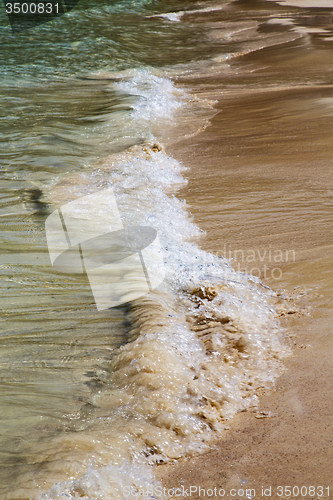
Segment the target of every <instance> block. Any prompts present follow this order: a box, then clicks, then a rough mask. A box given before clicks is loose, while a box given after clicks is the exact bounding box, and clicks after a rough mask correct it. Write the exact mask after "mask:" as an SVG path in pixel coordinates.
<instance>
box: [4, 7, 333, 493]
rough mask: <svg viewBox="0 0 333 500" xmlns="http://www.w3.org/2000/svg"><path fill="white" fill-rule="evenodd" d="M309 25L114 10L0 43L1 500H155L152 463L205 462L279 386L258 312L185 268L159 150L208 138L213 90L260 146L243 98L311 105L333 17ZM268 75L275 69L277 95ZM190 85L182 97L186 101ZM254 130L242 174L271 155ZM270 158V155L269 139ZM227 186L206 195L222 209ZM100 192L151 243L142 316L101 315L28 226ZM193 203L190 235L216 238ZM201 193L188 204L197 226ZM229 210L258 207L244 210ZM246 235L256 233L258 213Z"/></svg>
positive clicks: (258, 13) (202, 268)
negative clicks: (145, 495) (286, 90)
mask: <svg viewBox="0 0 333 500" xmlns="http://www.w3.org/2000/svg"><path fill="white" fill-rule="evenodd" d="M200 9H201V11H202V12H201V13H200ZM189 10H190V11H192V13H191V12H186V11H189ZM198 11H199V12H198ZM166 12H169V14H167V15H165V14H166ZM170 12H171V14H170ZM161 14H162V17H161ZM317 14H318V12H317V11H316V16H314V15H313V14H312V13H311V12H310V13H309V12H308V11H306V12H303V11H302V12H301V13H299V12H298V11H295V9H289V10H288V7H286V8H285V10H283V8H281V6H279V5H277V4H275V3H271V2H270V3H268V2H252V3H251V8H249V6H248V4H247V3H246V2H230V3H228V2H220V3H219V4H215V5H214V4H211V5H207V4H204V5H203V4H198V5H194V4H193V3H189V4H183V3H182V4H180V3H174V4H173V5H170V4H168V8H167V9H166V7H165V5H164V4H163V3H158V4H157V3H156V4H155V3H146V4H143V3H142V4H140V5H139V4H130V3H128V4H117V3H115V4H114V5H113V6H112V8H109V7H105V6H103V5H102V4H101V5H100V6H99V7H98V8H95V9H92V8H89V6H85V8H83V6H82V9H78V10H77V11H73V13H72V14H71V15H69V16H67V17H66V16H64V17H62V18H61V19H60V20H57V21H56V22H52V23H49V24H47V25H44V26H43V27H40V28H38V29H36V30H34V31H29V32H24V33H22V34H19V35H15V37H14V35H10V34H9V31H8V28H2V30H3V39H2V40H3V41H2V46H3V47H4V48H5V52H4V54H5V57H4V58H3V59H2V69H3V79H2V83H1V90H2V93H3V100H2V107H3V110H4V112H3V114H2V116H3V119H2V128H1V134H2V139H3V141H4V144H5V148H3V151H2V153H1V162H2V166H3V168H2V172H1V207H0V214H1V220H0V222H1V232H2V244H1V248H2V255H1V259H2V260H1V262H2V267H1V272H2V278H1V287H2V288H3V293H2V296H1V302H2V311H1V316H0V320H1V327H2V337H1V341H2V348H1V380H2V385H1V391H2V401H3V403H2V406H1V420H2V424H1V429H2V431H1V438H0V439H1V446H0V449H1V465H2V472H1V473H0V474H1V475H0V482H1V486H2V492H1V495H2V497H3V498H8V499H9V498H30V497H31V498H35V497H36V495H37V494H42V497H43V498H52V499H55V498H61V497H63V496H66V497H72V498H73V497H77V496H78V495H79V496H81V497H85V498H96V497H99V498H123V497H124V488H125V486H126V487H133V488H137V489H138V488H140V486H141V487H143V486H144V485H146V486H147V485H148V484H149V485H154V484H155V483H154V478H153V476H152V467H150V466H149V464H153V463H156V462H158V463H159V462H163V461H167V460H169V459H175V458H179V457H181V456H184V455H186V454H191V453H194V452H198V451H200V450H203V449H205V448H206V446H207V445H208V444H209V443H210V441H211V440H212V439H214V438H215V437H217V436H218V435H220V434H221V432H223V429H224V427H225V425H226V421H227V420H228V419H230V418H231V417H232V416H233V415H234V413H235V412H236V411H239V410H241V409H243V408H246V407H248V406H250V405H255V404H256V401H257V398H256V391H257V388H258V386H262V385H265V384H268V385H269V384H271V383H272V382H273V381H274V378H275V377H276V376H277V375H278V374H279V373H280V371H281V369H282V365H281V362H280V361H279V360H280V359H281V358H282V357H283V356H284V355H286V353H287V351H288V349H286V347H285V346H284V345H283V340H281V333H280V330H279V327H278V324H277V323H276V319H275V313H274V307H273V303H274V301H275V299H274V293H272V292H271V291H270V290H269V289H267V288H265V287H263V286H262V285H261V284H260V282H259V281H258V280H257V279H256V278H252V279H248V278H247V277H246V276H244V275H243V274H237V273H235V272H234V271H233V270H232V268H231V267H230V265H229V263H228V262H227V261H226V260H225V259H224V258H218V257H214V256H213V255H210V254H207V253H205V252H203V251H202V250H200V248H199V247H198V245H197V242H198V238H199V237H200V234H201V233H200V230H199V228H198V227H196V226H195V225H194V224H193V222H192V221H191V217H190V213H189V209H187V207H186V204H185V203H184V202H182V201H179V199H177V198H176V197H175V196H174V194H177V190H179V189H180V188H181V187H182V186H184V185H185V182H186V180H185V179H186V175H187V174H186V170H184V168H183V166H182V165H181V164H180V163H179V162H178V161H176V160H175V159H174V158H172V157H171V156H169V155H167V154H166V153H165V152H164V151H163V146H165V145H168V144H169V143H172V142H174V141H175V140H176V139H177V140H179V138H180V136H185V135H192V136H193V134H195V133H197V131H198V130H199V129H200V128H202V127H205V126H206V125H207V119H208V117H209V116H212V114H213V111H212V107H211V106H212V104H211V103H210V102H208V101H207V100H204V99H203V98H206V97H209V96H210V94H209V93H208V94H207V92H206V93H203V95H201V96H200V93H201V90H202V89H205V91H207V89H208V90H209V89H211V91H212V92H211V96H212V95H213V94H214V92H216V90H217V89H216V82H215V81H214V78H215V77H214V75H216V74H217V72H218V73H219V74H220V73H221V72H223V73H224V74H225V87H224V89H223V90H224V91H228V92H230V96H231V97H232V93H233V92H237V93H238V94H240V95H242V93H243V95H244V97H243V98H242V101H240V102H239V113H240V114H241V113H242V116H241V120H242V124H243V128H242V130H243V131H244V123H248V124H249V125H248V127H249V131H251V127H252V123H253V115H252V114H253V113H256V121H257V122H258V124H259V125H260V126H261V127H262V129H265V127H266V126H267V120H266V118H267V112H266V111H267V106H269V109H270V110H271V115H274V104H273V103H272V101H270V100H269V101H268V102H267V101H266V100H265V99H261V98H260V96H259V97H256V99H257V101H258V102H257V105H256V106H255V108H253V107H249V106H247V105H246V99H247V98H248V97H247V94H246V93H247V92H248V91H249V90H252V91H253V92H254V95H259V94H258V90H259V89H262V87H265V86H266V87H269V86H272V87H273V86H274V87H275V88H278V87H280V88H282V87H285V86H293V87H295V88H296V87H297V86H299V85H304V83H307V84H308V85H309V87H310V86H311V85H318V82H319V83H320V85H322V86H326V87H327V85H328V84H329V83H330V73H329V67H330V66H328V62H327V61H328V57H329V55H328V54H329V50H328V48H327V47H330V45H329V44H330V41H329V40H330V36H331V27H330V22H329V21H330V19H331V17H330V16H331V14H330V13H328V12H326V11H325V12H323V13H321V16H318V15H317ZM87 20H89V26H90V30H89V32H88V34H87V36H85V37H84V38H83V35H82V34H83V33H84V32H85V29H86V23H87ZM124 26H126V30H124ZM138 26H139V27H140V28H139V29H138ZM318 26H319V27H320V30H319V31H318V29H317V28H318ZM313 28H316V29H315V30H313ZM96 34H98V37H97V38H96ZM326 39H327V40H326ZM203 40H204V41H205V43H203ZM41 41H43V47H44V50H45V55H44V56H43V58H41V57H40V56H39V54H40V51H39V52H37V47H38V44H40V43H41ZM23 44H25V45H23ZM23 46H25V47H26V48H27V49H26V51H25V52H24V51H23ZM170 46H172V47H173V50H172V51H170V49H169V47H170ZM265 47H266V48H265ZM258 51H260V54H261V57H260V64H258V60H257V59H256V57H257V54H258ZM286 51H288V53H289V54H290V55H291V56H292V57H290V58H287V59H286V58H285V56H284V54H285V53H286ZM27 53H28V56H27ZM8 54H10V57H9V56H8ZM59 54H60V55H59ZM92 54H93V56H92ZM96 54H97V55H96ZM110 54H112V55H110ZM246 54H247V55H246ZM88 56H89V57H88ZM243 57H244V59H243ZM272 58H274V62H275V65H280V66H281V70H280V72H275V77H274V80H273V81H272V77H271V74H270V71H269V70H267V69H266V68H267V67H269V64H271V61H272ZM27 59H28V62H26V60H27ZM296 63H297V64H296ZM148 65H149V67H148ZM260 65H261V66H260ZM283 72H284V73H283ZM286 72H288V78H286ZM192 75H193V76H195V77H196V80H195V81H196V92H197V96H193V95H191V94H190V91H189V89H188V90H187V91H186V90H183V88H184V87H187V88H188V87H190V86H191V78H192ZM237 75H238V76H237ZM176 76H178V77H182V79H179V82H180V83H179V84H178V85H174V84H173V83H172V78H175V77H176ZM200 78H202V86H201V87H200ZM219 78H220V77H219ZM181 82H182V83H181ZM193 83H194V80H193ZM309 92H310V93H311V90H309ZM319 94H320V95H319ZM319 94H318V91H317V94H316V95H314V96H313V111H311V109H308V111H307V115H309V114H310V117H309V116H304V113H303V112H302V111H300V115H301V116H302V119H303V120H305V119H306V120H309V119H311V113H313V115H314V116H315V117H317V115H318V105H320V106H321V109H322V110H323V116H327V110H328V109H330V99H331V93H330V89H329V88H326V89H325V91H324V90H323V91H322V93H320V92H319ZM193 97H194V99H193ZM287 97H288V98H286V97H284V98H285V102H286V113H288V112H290V110H291V109H293V110H302V109H303V108H302V100H301V99H300V96H299V93H298V94H297V96H295V98H289V96H288V94H287ZM318 99H319V101H318ZM250 101H251V103H253V97H252V96H251V97H250ZM291 106H292V107H291ZM280 108H281V104H279V109H280ZM260 109H261V110H262V122H261V121H260V120H259V118H260V117H259V118H258V110H260ZM232 112H233V111H231V113H232ZM294 112H295V111H294ZM277 114H278V113H277ZM225 116H226V119H225V120H224V121H223V122H222V123H221V124H220V126H221V127H223V126H224V127H225V134H224V135H225V140H226V143H227V145H228V148H236V147H237V148H239V147H240V142H241V147H243V148H245V147H246V146H247V143H246V137H247V134H245V137H244V135H243V136H242V138H241V141H240V140H239V138H237V134H234V133H233V134H231V132H230V130H229V129H228V120H227V107H226V115H225ZM285 116H286V115H285ZM230 121H231V120H230ZM259 125H258V131H257V136H256V137H254V138H253V137H251V144H250V146H248V147H247V151H248V165H250V162H251V158H253V162H256V153H257V149H258V148H259V147H260V145H261V143H262V142H263V141H265V144H270V143H269V141H267V137H265V138H263V136H262V135H261V134H262V131H260V126H259ZM228 134H229V135H230V138H229V137H228ZM248 136H249V137H250V132H248ZM197 137H200V135H198V136H197ZM233 141H234V142H233ZM291 141H292V138H291ZM256 145H257V149H256ZM268 147H271V148H275V147H276V148H278V147H279V146H278V141H277V140H276V137H274V141H272V143H271V146H268ZM293 147H294V143H293ZM251 153H252V157H251ZM205 154H207V155H209V150H207V151H206V152H205ZM305 154H307V153H305ZM224 155H226V159H227V155H228V152H227V149H226V150H225V151H224ZM203 157H204V155H203ZM204 177H207V174H205V175H204ZM232 182H233V180H232ZM232 182H231V185H232ZM227 185H228V184H227V183H225V184H224V185H223V186H219V187H217V186H216V189H220V190H221V191H223V190H224V191H225V192H224V198H225V199H226V200H227V199H228V197H227V196H228V189H227ZM109 186H112V187H113V189H114V192H115V196H116V200H117V204H118V208H119V211H120V214H121V217H122V220H123V222H124V223H125V224H130V225H149V226H151V227H153V228H155V229H157V231H158V234H159V237H160V240H161V243H162V248H163V252H164V259H165V267H166V271H167V277H166V280H165V281H164V283H163V285H162V286H161V287H160V289H159V290H158V291H156V292H155V293H153V294H150V295H149V296H147V297H146V298H142V299H139V300H137V301H134V302H132V303H129V304H127V305H124V306H120V307H118V308H113V309H109V310H106V311H102V312H100V311H99V312H98V311H97V309H96V306H95V304H94V300H93V296H92V293H91V290H90V287H89V283H88V280H87V279H86V278H85V277H84V276H83V275H82V276H81V275H79V276H78V275H68V274H67V275H64V274H62V275H61V274H59V273H58V272H56V271H55V270H54V269H53V268H52V267H51V266H50V263H49V262H48V260H47V259H48V257H47V246H46V240H45V229H44V224H45V220H46V217H47V216H48V215H49V214H50V213H51V212H52V211H53V210H54V209H55V208H56V207H59V206H61V205H62V204H64V203H66V202H68V201H70V200H72V199H75V198H77V197H80V196H83V195H86V194H90V193H93V192H95V191H98V190H99V189H102V188H105V187H109ZM202 186H205V184H204V183H203V184H202ZM198 187H199V185H198ZM209 189H210V190H211V203H210V204H209V207H210V208H209V213H207V214H205V213H203V214H202V217H206V218H209V220H211V221H216V222H215V223H216V224H220V219H219V216H220V211H221V205H220V202H219V201H218V197H216V196H215V194H214V189H212V187H211V186H210V187H209ZM204 192H205V190H201V191H200V189H197V190H195V191H194V193H193V195H191V194H189V193H188V199H189V201H190V203H191V205H193V212H195V205H196V203H197V204H198V206H200V196H201V195H203V193H204ZM230 192H231V191H230ZM244 196H245V199H246V200H247V201H248V200H250V202H251V203H258V200H257V199H255V197H254V193H253V192H251V193H247V192H245V193H244ZM258 196H259V197H260V193H259V194H258ZM273 198H274V197H273ZM273 202H275V203H276V204H278V203H279V200H278V196H277V198H276V199H275V198H274V199H273ZM228 203H229V205H230V209H228V210H227V213H226V214H225V215H226V216H227V217H228V220H229V221H230V224H232V217H233V216H234V213H235V217H237V218H239V217H241V218H242V221H243V224H244V226H245V228H249V227H250V221H251V204H250V206H249V207H248V208H246V207H245V208H243V209H242V210H240V209H239V206H240V205H242V206H243V202H242V200H234V199H230V201H229V202H228ZM233 206H235V207H236V209H237V211H236V209H235V212H233V208H232V207H233ZM298 206H300V203H298ZM283 208H285V206H284V207H283ZM262 216H263V224H267V217H266V214H265V209H263V212H262ZM199 219H200V218H199ZM216 231H217V230H216ZM230 234H231V235H232V232H231V233H230ZM213 238H214V236H213ZM227 238H228V234H227V235H226V240H227ZM212 249H213V250H214V251H215V253H218V249H216V248H215V247H214V248H212ZM27 254H28V258H29V259H31V260H33V262H29V260H28V258H27ZM36 255H37V256H39V258H40V259H41V260H42V265H41V264H38V263H36V260H34V259H35V258H37V257H35V256H36ZM221 257H224V255H221ZM120 346H123V347H122V348H121V349H119V347H120ZM55 379H56V383H55ZM89 464H90V465H89ZM55 482H57V483H58V484H55V485H54V486H53V487H52V485H53V484H54V483H55ZM50 487H51V488H52V489H51V490H49V492H48V493H42V492H43V491H44V492H46V490H47V489H48V488H50ZM134 491H137V490H134ZM125 496H126V495H125Z"/></svg>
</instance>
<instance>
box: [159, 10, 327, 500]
mask: <svg viewBox="0 0 333 500" xmlns="http://www.w3.org/2000/svg"><path fill="white" fill-rule="evenodd" d="M281 3H282V2H281ZM291 3H292V2H291ZM300 3H301V2H298V4H300ZM312 4H313V3H312ZM306 6H308V3H307V5H306ZM324 14H325V13H324V12H322V13H321V15H322V17H321V18H320V21H319V16H318V17H317V27H318V26H319V24H321V26H323V25H324V24H325V15H324ZM302 15H303V16H304V17H303V21H304V18H305V16H306V17H307V19H308V21H309V24H310V23H311V22H312V23H313V25H315V24H316V22H315V16H314V14H313V12H311V11H309V10H308V11H306V12H305V11H303V12H301V13H300V14H299V20H300V21H301V19H302ZM330 15H331V13H329V12H326V16H327V17H326V21H328V18H329V16H330ZM210 21H211V22H212V23H213V20H212V19H211V20H210ZM307 36H309V35H307ZM321 40H322V39H320V38H318V37H315V38H312V39H311V40H310V41H309V40H308V42H310V43H308V42H307V43H304V39H301V41H297V42H292V43H290V44H288V43H287V44H282V45H278V46H275V47H268V48H266V49H263V50H261V51H256V52H254V53H252V54H249V55H244V56H241V57H239V58H238V59H236V60H234V61H233V62H231V63H230V65H228V68H226V70H225V71H223V70H221V71H220V72H219V74H215V75H213V76H207V75H206V76H205V77H202V78H200V77H198V78H197V79H194V78H193V79H191V80H187V81H186V80H185V81H184V82H182V83H185V84H187V85H189V86H190V87H191V88H192V89H193V91H194V92H195V93H197V94H198V95H199V96H200V97H206V98H209V99H215V100H216V101H217V103H216V105H215V108H216V110H217V113H216V115H215V116H214V117H213V118H212V119H211V124H210V126H209V127H207V128H206V130H205V131H203V132H201V133H200V134H198V135H197V136H195V137H194V138H193V137H192V138H189V139H188V140H185V141H182V142H181V143H174V144H173V145H172V146H171V147H170V151H171V153H172V155H173V156H175V157H176V158H177V159H180V160H181V161H182V162H183V163H184V164H185V166H187V167H189V171H188V173H187V177H188V180H189V183H188V186H187V188H186V189H184V190H183V192H182V193H181V197H183V198H185V199H186V201H187V203H188V205H189V208H190V211H191V213H192V214H193V215H194V220H195V222H196V223H197V224H198V225H199V226H200V227H201V228H202V229H204V231H205V232H206V234H205V237H204V238H203V239H202V241H201V245H202V247H203V248H204V249H205V250H208V251H210V252H212V253H215V254H217V255H220V256H225V257H228V258H231V259H232V262H233V266H234V268H235V269H238V270H245V268H246V269H247V272H250V273H251V272H252V274H254V275H257V276H259V277H260V279H262V281H263V282H264V283H265V284H267V285H268V286H270V287H271V288H272V289H273V290H275V291H277V292H278V293H279V294H281V295H280V296H281V302H280V304H278V305H277V310H278V311H280V314H281V324H282V326H283V328H284V334H285V342H286V344H287V345H290V346H291V350H292V355H291V356H290V357H289V358H288V359H287V360H286V361H285V372H284V373H283V375H282V376H281V377H280V378H279V379H278V380H277V383H276V386H275V388H274V389H272V390H263V391H262V393H260V405H259V407H257V408H252V409H250V410H249V411H247V412H242V413H240V414H238V415H237V416H236V418H235V419H233V420H232V421H231V422H230V430H228V431H226V433H225V434H224V436H223V438H222V439H220V440H219V441H217V442H216V443H215V444H216V446H215V448H214V449H212V450H211V451H210V452H208V453H206V454H204V455H201V456H196V457H192V458H186V459H182V460H179V461H177V462H175V463H173V464H168V465H162V466H160V467H159V469H158V475H159V477H160V478H161V479H162V480H163V483H164V485H165V487H166V488H167V489H172V488H178V490H177V492H178V496H179V498H183V497H184V498H187V497H188V496H190V497H191V498H193V499H197V498H220V497H223V496H224V497H225V498H226V497H229V498H237V499H241V498H266V497H270V498H274V499H278V498H300V497H305V498H316V497H317V496H323V497H324V498H328V497H329V496H330V495H331V494H332V491H331V489H330V490H329V489H327V488H328V487H331V488H332V485H331V478H332V463H333V447H332V435H333V406H332V399H333V398H332V384H331V381H332V375H333V340H332V322H333V311H332V307H331V294H332V285H333V281H332V265H333V252H332V250H333V245H332V236H333V230H332V216H333V207H332V136H333V123H332V103H333V87H332V84H331V77H330V76H329V74H330V71H331V70H332V68H331V63H328V61H327V59H326V56H327V52H325V48H324V44H323V42H321ZM310 61H316V75H314V67H313V66H311V64H310ZM302 79H303V81H302ZM207 90H208V91H207ZM228 252H229V253H228ZM302 486H303V487H304V488H303V490H301V487H302ZM310 486H313V487H314V489H313V488H312V489H309V487H310ZM191 487H192V489H190V488H191ZM199 487H201V488H202V489H201V491H200V490H199ZM288 487H289V488H288ZM293 487H295V488H294V489H293ZM179 488H180V489H179ZM182 488H184V489H182ZM214 488H216V489H215V490H214ZM262 488H263V489H262ZM290 488H291V489H290ZM297 488H299V489H297ZM250 490H251V491H250ZM219 491H220V495H219ZM176 494H177V493H176Z"/></svg>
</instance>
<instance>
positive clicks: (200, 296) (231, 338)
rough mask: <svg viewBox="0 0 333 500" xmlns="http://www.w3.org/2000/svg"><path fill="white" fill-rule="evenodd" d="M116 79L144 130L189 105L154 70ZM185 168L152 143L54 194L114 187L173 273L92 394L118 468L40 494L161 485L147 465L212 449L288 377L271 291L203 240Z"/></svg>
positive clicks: (98, 429) (140, 309)
mask: <svg viewBox="0 0 333 500" xmlns="http://www.w3.org/2000/svg"><path fill="white" fill-rule="evenodd" d="M117 85H119V87H120V88H121V89H122V90H125V91H126V92H130V93H132V94H135V95H137V96H139V97H138V100H137V102H136V104H135V105H134V106H133V111H132V114H131V119H132V120H134V121H135V122H136V123H137V124H138V123H142V124H143V126H144V127H145V128H146V130H151V128H150V129H149V127H151V124H152V123H153V124H154V123H159V122H161V121H162V122H163V123H165V120H169V121H170V120H172V117H173V113H174V112H175V110H177V109H179V107H180V106H181V105H182V103H184V102H186V95H185V94H184V93H183V92H182V91H179V90H177V89H175V87H174V85H173V84H172V82H171V81H169V80H168V79H166V78H161V77H156V76H154V75H152V74H150V73H148V72H137V74H136V75H134V76H133V77H132V78H131V79H130V80H129V81H124V82H120V83H119V84H117ZM183 171H184V168H183V166H182V165H181V164H180V163H179V162H177V161H176V160H175V159H173V158H172V157H170V156H169V155H166V154H165V153H164V152H163V150H162V149H161V148H160V147H158V145H156V144H153V143H152V144H151V145H144V146H135V147H132V148H130V149H129V150H128V151H126V152H124V153H122V154H118V155H114V156H111V157H109V158H105V159H104V160H103V161H101V162H100V163H99V164H98V165H96V168H95V170H94V171H93V172H92V173H91V174H90V175H87V174H86V175H85V177H84V183H83V182H82V180H83V178H82V176H76V177H73V178H72V181H68V180H67V183H66V184H64V185H61V184H60V185H59V186H58V187H55V189H54V191H53V196H54V197H55V198H57V197H58V198H59V197H61V196H60V194H61V195H62V196H63V199H66V196H68V197H69V198H70V197H71V196H73V193H75V197H77V196H83V195H87V194H89V193H93V192H95V191H96V190H98V189H102V188H103V189H104V188H105V187H107V186H109V187H112V189H113V191H114V194H115V197H116V202H117V205H118V209H119V213H120V217H121V220H122V223H123V224H124V226H126V225H142V226H150V227H153V228H155V229H156V230H157V232H158V235H159V239H160V242H161V245H162V249H163V254H164V264H165V269H166V279H165V280H164V282H163V283H162V285H161V286H160V287H159V288H160V291H159V292H157V293H155V294H154V293H153V294H150V295H147V296H146V297H144V298H142V299H139V300H137V301H134V302H133V303H132V305H131V309H130V313H129V320H130V322H131V325H132V326H131V329H130V332H129V335H130V338H131V339H132V340H131V341H130V342H128V343H127V344H126V345H124V346H123V347H122V348H121V349H120V350H119V352H117V353H115V355H114V357H113V358H112V360H111V362H110V365H109V367H108V377H107V379H106V387H105V389H103V390H102V391H101V392H100V393H98V394H96V395H95V396H94V397H92V405H93V407H94V408H95V410H94V411H95V413H92V415H91V417H90V432H91V433H92V436H94V435H95V434H96V435H97V434H99V435H101V436H103V439H104V441H105V443H113V445H112V446H111V445H108V447H107V446H106V445H105V449H103V453H102V452H100V451H97V448H96V452H95V456H98V455H99V453H102V455H103V456H104V461H105V460H106V457H108V459H109V461H110V462H111V461H113V465H108V466H104V467H97V466H95V467H92V466H90V467H89V469H88V472H87V473H86V475H85V476H84V477H81V478H80V479H77V480H71V481H65V482H62V483H59V484H57V485H54V486H53V488H51V490H49V492H48V493H44V494H42V496H41V497H40V498H41V499H43V500H46V499H47V500H50V499H52V500H58V499H60V498H77V495H80V496H81V497H82V498H85V499H89V500H90V499H91V500H92V499H95V498H103V499H106V498H112V499H113V498H114V499H118V498H124V496H125V497H126V495H124V491H125V490H124V488H128V487H133V488H134V490H133V491H134V492H138V491H139V490H140V488H141V486H142V485H143V484H144V485H145V487H147V485H148V486H149V487H151V488H155V486H156V487H157V486H158V485H157V483H156V484H155V483H154V479H153V475H152V469H151V466H150V465H149V464H151V463H154V462H160V461H167V460H169V459H175V458H179V457H181V456H184V455H187V454H190V453H193V452H198V451H200V450H203V449H205V447H207V446H208V445H209V443H210V442H211V440H212V439H214V438H215V437H217V436H218V435H220V433H221V432H222V431H223V429H224V427H225V422H226V421H227V420H228V419H230V418H232V416H233V415H234V414H235V413H236V412H237V411H239V410H242V409H244V408H248V407H249V406H251V405H255V404H256V402H257V396H256V389H257V387H258V386H259V385H265V384H268V383H272V382H273V381H274V379H275V378H276V376H277V375H278V374H279V372H280V369H281V363H280V361H279V359H281V357H283V356H284V355H285V354H286V350H285V349H284V348H283V346H282V344H281V339H280V335H279V329H278V325H277V323H276V320H275V316H274V310H273V308H272V306H271V305H270V298H271V296H272V295H273V293H272V292H270V291H269V290H267V289H266V288H264V287H262V286H261V284H260V281H259V280H258V279H255V278H252V277H251V279H250V278H249V277H247V276H245V275H241V274H239V273H236V272H235V271H233V270H232V268H231V267H230V264H229V262H228V261H226V260H225V259H220V258H217V257H215V256H213V255H211V254H207V253H206V252H204V251H203V250H201V249H200V248H199V247H198V245H197V244H196V243H195V239H196V238H197V237H198V236H199V235H200V234H201V231H200V230H199V228H198V227H197V226H195V225H194V224H193V222H192V221H191V219H190V216H189V214H188V212H187V211H186V204H185V202H182V201H180V200H178V199H177V198H176V197H175V196H173V195H170V194H168V193H169V192H170V188H172V187H175V186H178V185H180V184H182V183H184V182H185V180H184V179H183V177H182V173H183ZM67 201H68V199H67ZM76 439H77V440H79V439H80V437H79V436H78V437H77V438H76ZM73 440H74V441H75V436H74V437H73ZM91 441H92V442H94V439H92V438H91ZM96 442H97V439H96ZM98 442H99V443H100V442H101V441H100V440H99V441H98ZM58 448H61V443H60V442H58ZM106 448H107V449H106ZM117 457H118V458H117ZM154 485H155V486H154ZM148 489H149V488H148ZM156 491H157V490H156V489H155V490H154V495H152V496H151V497H153V496H154V497H155V498H156V497H158V495H157V494H156ZM136 494H137V493H136ZM134 496H135V495H134Z"/></svg>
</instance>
